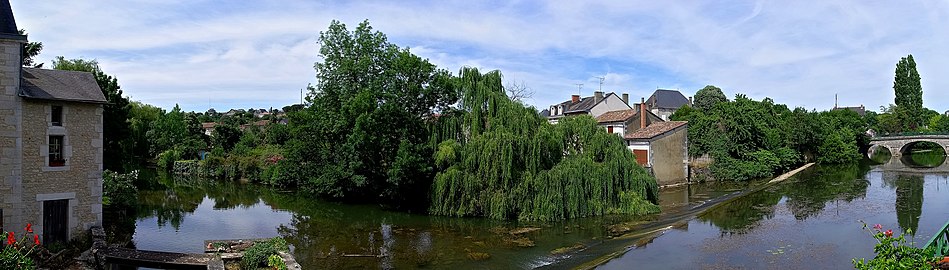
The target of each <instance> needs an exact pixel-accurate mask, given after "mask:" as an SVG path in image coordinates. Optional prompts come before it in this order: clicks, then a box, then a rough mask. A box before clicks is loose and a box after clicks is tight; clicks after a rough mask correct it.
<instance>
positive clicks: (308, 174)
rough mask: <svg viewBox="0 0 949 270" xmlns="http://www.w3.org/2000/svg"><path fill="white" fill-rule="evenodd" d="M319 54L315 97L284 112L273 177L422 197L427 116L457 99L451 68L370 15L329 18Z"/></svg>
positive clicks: (330, 192) (354, 196) (356, 195)
mask: <svg viewBox="0 0 949 270" xmlns="http://www.w3.org/2000/svg"><path fill="white" fill-rule="evenodd" d="M320 54H321V56H322V58H323V61H322V62H319V63H316V65H315V68H316V71H317V74H318V78H319V81H320V84H319V86H318V87H313V88H310V94H309V96H308V101H310V102H311V103H312V105H310V106H308V107H306V108H303V109H300V110H299V111H295V112H292V113H290V114H289V116H290V132H289V134H291V135H290V139H289V140H287V143H286V144H285V149H286V150H287V155H286V159H287V162H281V163H280V164H281V165H279V166H281V167H280V168H279V171H280V172H281V176H280V177H278V182H279V183H280V184H281V185H286V186H299V187H300V188H302V189H303V190H306V191H310V192H313V193H316V194H318V195H321V196H324V197H330V198H337V199H342V200H358V201H379V202H383V203H386V204H389V205H390V206H395V207H415V206H420V205H424V204H426V201H427V200H426V199H427V197H426V196H425V190H427V187H428V186H429V183H430V180H431V179H432V172H433V171H432V168H431V166H432V160H431V158H432V153H433V147H431V146H430V145H428V138H429V137H430V136H429V134H428V129H427V128H425V126H426V122H425V121H426V119H431V118H434V117H436V114H437V113H438V112H440V111H444V110H445V109H447V108H448V107H449V106H450V105H451V104H454V103H455V102H456V101H457V94H455V92H454V90H453V88H452V87H451V86H452V85H451V84H450V83H451V81H452V80H451V74H450V73H448V72H447V71H445V70H441V69H437V68H436V67H435V65H433V64H431V63H429V62H428V60H425V59H422V58H420V57H418V56H415V55H414V54H412V53H411V52H409V51H408V50H407V49H401V48H399V47H398V46H396V45H394V44H391V43H389V42H388V41H387V39H386V37H385V35H384V34H382V33H380V32H374V31H373V30H372V27H370V26H369V23H368V22H363V23H360V24H359V26H357V27H356V29H355V30H353V31H349V30H347V29H346V26H345V25H344V24H342V23H340V22H337V21H334V22H332V23H331V24H330V26H329V29H328V30H327V31H325V32H321V33H320ZM286 110H287V111H294V110H296V109H294V108H292V107H291V108H286ZM276 139H277V140H283V139H281V138H280V137H277V138H276Z"/></svg>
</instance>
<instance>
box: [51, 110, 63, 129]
mask: <svg viewBox="0 0 949 270" xmlns="http://www.w3.org/2000/svg"><path fill="white" fill-rule="evenodd" d="M49 112H50V113H49V114H50V116H49V122H50V125H52V126H57V127H61V126H63V119H64V118H65V117H64V115H63V106H62V105H51V106H50V109H49ZM57 118H58V119H57ZM57 120H59V121H57Z"/></svg>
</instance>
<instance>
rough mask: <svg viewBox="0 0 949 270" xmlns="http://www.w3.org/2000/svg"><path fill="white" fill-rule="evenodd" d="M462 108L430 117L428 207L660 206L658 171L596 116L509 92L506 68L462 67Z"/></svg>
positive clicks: (572, 212) (532, 214) (556, 211)
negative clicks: (555, 114)
mask: <svg viewBox="0 0 949 270" xmlns="http://www.w3.org/2000/svg"><path fill="white" fill-rule="evenodd" d="M455 88H456V89H457V90H458V91H460V93H461V99H460V102H459V105H458V108H457V110H453V111H445V112H444V113H443V114H442V115H441V116H440V117H438V118H437V120H435V123H433V125H432V127H433V131H432V134H433V136H432V140H431V143H432V144H433V147H435V149H436V151H435V164H436V167H437V174H436V176H435V180H434V182H433V183H432V188H431V192H430V198H431V206H430V208H429V211H430V213H432V214H435V215H448V216H486V217H490V218H494V219H513V218H517V219H520V220H545V221H546V220H561V219H566V218H577V217H587V216H596V215H604V214H644V213H650V212H656V211H658V210H659V208H658V207H657V206H656V205H655V203H656V202H657V197H658V194H657V192H658V187H657V185H656V181H655V179H654V178H652V177H651V176H650V175H649V174H648V173H647V172H646V170H644V169H643V168H642V167H640V166H639V165H638V164H636V163H635V157H634V156H633V154H632V153H631V152H630V151H629V150H627V149H626V147H625V146H624V145H623V141H622V139H621V138H620V137H618V136H616V135H613V134H610V133H607V132H606V131H605V130H604V129H602V128H599V127H598V126H597V123H596V121H595V120H594V119H593V118H591V117H589V116H581V117H572V118H567V119H564V120H562V121H560V123H558V124H556V125H551V124H548V123H547V121H546V120H545V119H543V118H541V117H540V116H539V115H538V114H537V112H536V110H535V109H534V108H530V107H524V106H523V105H522V104H520V103H518V102H514V101H511V99H510V98H508V97H507V95H506V94H505V91H504V87H503V86H502V83H501V73H500V72H498V71H491V72H488V73H485V74H481V73H480V72H479V71H478V70H477V69H475V68H462V69H461V71H460V72H459V77H458V78H457V81H456V84H455Z"/></svg>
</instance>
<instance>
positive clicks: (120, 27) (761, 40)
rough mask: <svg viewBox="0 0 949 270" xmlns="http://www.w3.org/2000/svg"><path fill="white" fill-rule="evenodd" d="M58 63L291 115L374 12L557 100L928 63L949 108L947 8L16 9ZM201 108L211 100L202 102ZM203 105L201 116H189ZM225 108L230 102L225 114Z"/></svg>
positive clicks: (767, 82) (433, 47)
mask: <svg viewBox="0 0 949 270" xmlns="http://www.w3.org/2000/svg"><path fill="white" fill-rule="evenodd" d="M13 4H14V5H13V8H14V13H15V14H16V16H17V19H18V23H19V25H20V26H21V27H23V28H27V30H28V31H29V32H30V38H31V40H38V41H42V42H44V45H45V49H44V53H43V54H42V56H41V57H40V60H41V61H48V60H49V59H51V58H52V57H53V56H57V55H65V56H67V57H70V58H73V57H86V58H96V59H99V61H100V62H101V63H102V65H103V67H104V68H105V69H106V71H108V72H110V73H113V74H114V75H116V76H117V77H118V78H119V80H120V83H122V85H123V88H124V89H125V90H126V92H127V93H129V94H131V95H132V96H133V97H135V98H137V99H141V100H143V101H145V102H150V103H156V104H158V105H161V106H164V107H170V106H171V105H172V104H173V103H175V102H179V103H183V104H190V105H188V106H186V109H195V110H203V109H204V108H205V107H207V105H206V104H207V99H208V98H210V99H212V102H211V103H212V105H213V104H214V103H216V102H214V100H219V103H220V104H222V106H223V105H230V106H235V107H252V106H257V107H259V106H267V104H269V103H280V104H271V105H273V106H282V105H286V104H288V103H292V102H294V101H296V100H298V98H299V93H298V91H299V89H300V88H302V87H304V86H305V85H306V84H307V83H308V82H312V81H313V75H314V74H313V69H312V64H313V62H315V61H317V60H318V58H317V50H318V45H317V44H316V38H317V36H318V34H319V31H321V30H324V29H326V26H327V25H328V24H329V22H330V20H332V19H339V20H341V21H343V22H345V23H347V24H348V25H349V26H350V27H354V26H355V24H357V23H358V22H360V21H362V20H364V19H369V20H370V22H371V24H372V25H373V27H374V28H375V29H376V30H380V31H382V32H384V33H386V34H387V35H388V37H389V39H390V41H392V42H394V43H396V44H399V45H400V46H405V47H411V48H412V51H413V52H414V53H416V54H418V55H420V56H422V57H426V58H429V60H430V61H432V62H433V63H435V64H437V65H439V66H440V67H442V68H446V69H448V70H450V71H453V72H454V71H457V70H458V68H460V67H461V66H465V65H467V66H476V67H480V68H482V69H501V70H502V71H503V72H504V73H505V74H516V77H517V80H518V81H523V82H524V83H526V84H528V85H529V86H530V87H532V88H533V89H534V90H535V92H536V93H535V96H534V98H533V99H530V100H528V102H529V103H532V104H535V105H538V106H539V107H546V106H547V105H548V104H551V103H554V102H559V101H562V100H564V99H566V98H567V97H568V96H569V95H570V94H572V93H575V92H576V91H577V88H576V86H575V85H574V84H576V83H584V84H585V85H584V87H583V89H584V91H585V92H586V94H588V95H589V94H590V93H591V92H592V91H593V89H597V88H598V84H599V82H598V80H597V79H594V78H593V76H605V77H607V80H605V81H604V85H603V89H604V90H607V91H618V92H624V91H628V92H630V94H631V95H632V96H634V97H636V96H648V95H649V94H650V93H651V92H652V90H654V89H655V88H656V87H661V88H679V89H681V90H682V91H683V92H685V93H686V94H687V95H689V94H691V93H693V92H694V91H696V90H697V89H699V88H701V87H702V86H704V85H706V84H714V85H717V86H719V87H722V88H723V89H724V90H725V92H726V93H727V94H729V95H732V94H734V93H736V92H742V93H747V94H749V96H751V97H753V98H757V99H760V98H763V97H765V96H769V97H772V98H773V99H775V100H776V101H777V102H781V103H787V104H789V105H790V106H804V107H807V108H818V109H826V108H829V107H830V106H833V95H834V93H839V94H840V98H841V104H842V105H857V104H860V103H863V104H865V105H867V106H868V107H871V108H876V107H878V106H879V105H884V104H887V103H891V102H892V89H891V87H892V76H893V75H892V72H893V68H894V66H895V64H896V62H897V61H898V60H899V58H900V57H902V56H905V55H906V54H908V53H913V54H914V56H916V59H917V63H918V65H919V69H920V73H921V74H922V77H923V81H922V82H923V90H924V98H925V99H924V100H925V103H926V105H927V106H929V107H932V108H935V109H938V110H945V109H949V106H947V105H945V104H940V103H939V102H938V101H939V100H945V99H946V98H949V92H947V93H943V92H944V91H939V90H940V89H943V88H946V87H949V80H946V79H944V78H942V77H940V76H939V74H938V72H940V71H941V70H945V69H949V55H947V54H946V53H945V52H944V49H943V48H946V47H949V28H946V27H943V26H945V25H949V4H947V3H945V2H933V1H904V2H866V1H833V2H823V1H792V2H787V1H755V2H748V1H734V2H732V1H716V2H711V3H707V4H701V3H699V4H697V3H696V2H668V1H663V2H655V1H592V2H590V1H553V2H543V1H541V2H532V1H514V2H508V3H491V4H483V3H469V2H463V1H443V2H436V3H416V2H405V1H398V2H391V1H359V2H334V3H311V2H303V1H264V2H231V1H176V2H165V1H146V2H142V1H138V2H127V1H107V2H94V3H90V2H79V1H42V2H33V1H30V2H29V3H26V2H23V1H17V2H14V3H13ZM201 104H204V105H201ZM189 106H191V107H189ZM214 106H217V105H214Z"/></svg>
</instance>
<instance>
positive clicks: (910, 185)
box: [895, 175, 925, 235]
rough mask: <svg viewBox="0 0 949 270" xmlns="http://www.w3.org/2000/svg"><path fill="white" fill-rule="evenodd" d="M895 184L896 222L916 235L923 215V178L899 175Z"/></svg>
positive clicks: (904, 229)
mask: <svg viewBox="0 0 949 270" xmlns="http://www.w3.org/2000/svg"><path fill="white" fill-rule="evenodd" d="M895 184H896V220H897V221H898V223H899V225H900V228H901V229H902V230H903V231H911V232H912V234H914V235H915V233H916V232H917V231H919V217H920V216H921V215H922V214H923V186H924V184H925V182H924V181H923V176H922V175H899V176H897V179H896V183H895Z"/></svg>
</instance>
